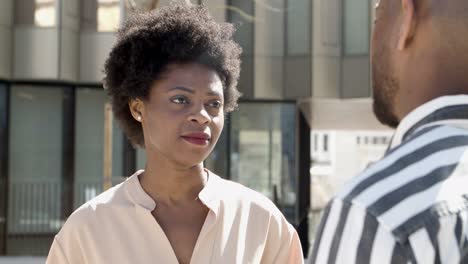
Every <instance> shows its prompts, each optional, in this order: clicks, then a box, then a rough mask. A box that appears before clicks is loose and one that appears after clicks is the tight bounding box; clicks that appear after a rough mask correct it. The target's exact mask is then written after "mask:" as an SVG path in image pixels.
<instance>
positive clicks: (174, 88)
mask: <svg viewBox="0 0 468 264" xmlns="http://www.w3.org/2000/svg"><path fill="white" fill-rule="evenodd" d="M174 90H180V91H184V92H187V93H191V94H194V93H195V91H194V90H192V89H190V88H187V87H183V86H176V87H172V88H170V89H169V91H174Z"/></svg>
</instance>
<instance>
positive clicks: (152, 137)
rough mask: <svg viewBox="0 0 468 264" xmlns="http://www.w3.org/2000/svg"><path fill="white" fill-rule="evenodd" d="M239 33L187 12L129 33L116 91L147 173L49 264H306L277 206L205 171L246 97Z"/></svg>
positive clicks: (151, 17) (118, 113)
mask: <svg viewBox="0 0 468 264" xmlns="http://www.w3.org/2000/svg"><path fill="white" fill-rule="evenodd" d="M233 32H234V30H233V27H232V25H229V24H218V23H216V22H215V21H214V20H213V19H212V18H211V17H210V16H209V14H208V12H207V10H206V9H205V8H204V7H200V6H188V5H175V4H173V5H170V6H168V7H164V8H161V9H159V10H158V11H157V12H152V13H146V14H136V15H134V16H132V17H131V18H130V19H129V20H128V21H127V22H126V23H125V25H124V26H123V28H122V29H120V30H119V32H118V38H117V43H116V44H115V46H114V47H113V49H112V51H111V53H110V56H109V58H108V60H107V62H106V65H105V80H104V83H105V87H106V88H107V89H108V91H109V94H110V96H111V98H112V104H113V111H114V114H115V117H116V118H117V119H118V120H119V122H120V124H121V126H122V128H123V130H124V131H125V133H126V135H127V136H128V138H129V139H130V140H131V142H132V143H134V144H135V145H138V146H140V147H142V148H144V149H145V151H146V156H147V163H146V168H145V170H144V171H143V170H142V171H138V172H136V173H135V174H134V175H133V176H131V177H130V178H128V179H127V180H126V181H125V182H123V183H122V184H120V185H117V186H115V187H113V188H111V189H109V190H108V191H106V192H104V193H102V194H101V195H99V196H97V197H96V198H94V199H92V200H91V201H89V202H87V203H86V204H84V205H83V206H81V207H80V208H79V209H77V210H76V211H75V212H74V213H73V214H72V215H71V216H70V218H69V219H68V220H67V222H66V223H65V225H64V226H63V227H62V229H61V230H60V232H59V233H58V234H57V236H56V237H55V240H54V242H53V245H52V247H51V250H50V253H49V257H48V260H47V263H51V264H52V263H53V264H55V263H73V264H74V263H93V264H94V263H302V262H303V258H302V251H301V246H300V243H299V239H298V236H297V234H296V232H295V230H294V229H293V227H292V226H291V225H290V224H289V223H287V221H286V220H285V218H284V217H283V215H282V214H281V212H280V211H279V210H278V209H277V208H276V207H275V206H274V204H273V203H272V202H270V201H269V200H268V199H267V198H265V197H264V196H262V195H260V194H258V193H256V192H254V191H252V190H250V189H248V188H246V187H243V186H241V185H239V184H236V183H233V182H230V181H227V180H224V179H222V178H220V177H219V176H217V175H215V174H214V173H212V172H210V171H208V170H207V169H205V168H204V167H203V161H204V159H206V157H207V156H208V155H209V154H210V152H211V151H212V150H213V148H214V146H215V144H216V141H217V140H218V138H219V136H220V134H221V131H222V129H223V124H224V116H225V114H226V113H228V112H230V111H232V110H234V109H235V107H236V106H237V99H238V97H239V92H238V91H237V89H236V85H237V80H238V76H239V69H240V66H239V65H240V60H239V57H240V53H241V49H240V47H239V46H238V45H237V44H236V43H235V42H234V41H233V40H232V35H233ZM253 176H255V175H253Z"/></svg>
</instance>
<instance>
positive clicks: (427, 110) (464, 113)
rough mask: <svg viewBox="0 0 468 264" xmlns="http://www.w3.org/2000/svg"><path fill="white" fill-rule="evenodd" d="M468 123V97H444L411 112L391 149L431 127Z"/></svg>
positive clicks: (391, 144)
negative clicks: (423, 129) (417, 132)
mask: <svg viewBox="0 0 468 264" xmlns="http://www.w3.org/2000/svg"><path fill="white" fill-rule="evenodd" d="M463 122H468V95H451V96H442V97H438V98H436V99H433V100H431V101H429V102H427V103H425V104H423V105H421V106H419V107H417V108H416V109H414V110H413V111H411V112H410V113H409V114H408V115H407V116H406V117H405V118H403V120H402V121H401V122H400V125H398V127H397V129H396V131H395V134H394V135H393V138H392V142H391V143H390V149H393V148H395V147H396V146H398V145H400V144H401V143H402V142H403V141H404V140H405V139H407V138H408V136H410V135H412V134H414V133H415V132H416V131H419V130H420V129H422V128H424V127H427V126H429V125H437V124H447V123H452V124H453V123H463Z"/></svg>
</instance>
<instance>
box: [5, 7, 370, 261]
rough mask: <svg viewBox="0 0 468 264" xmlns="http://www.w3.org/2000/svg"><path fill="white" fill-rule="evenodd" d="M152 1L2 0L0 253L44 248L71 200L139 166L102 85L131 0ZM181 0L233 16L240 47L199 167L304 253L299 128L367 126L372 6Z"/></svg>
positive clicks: (306, 202)
mask: <svg viewBox="0 0 468 264" xmlns="http://www.w3.org/2000/svg"><path fill="white" fill-rule="evenodd" d="M181 1H182V0H181ZM150 2H151V1H148V0H146V1H144V0H140V1H124V0H2V1H0V255H5V256H24V255H28V256H45V255H46V254H47V252H48V248H49V246H50V243H51V241H52V239H53V236H54V234H55V233H56V232H57V231H58V230H59V229H60V227H61V225H62V224H63V223H64V221H65V220H66V218H67V216H68V215H69V214H70V213H71V212H72V211H73V210H74V209H76V208H77V207H78V206H80V205H81V204H82V203H84V202H85V201H87V200H89V199H91V198H93V197H94V196H96V195H97V194H99V193H100V192H101V191H102V190H103V189H105V188H106V187H108V186H109V185H110V184H116V183H119V182H121V181H123V180H124V179H125V177H127V176H129V175H131V174H132V173H133V172H134V171H135V170H137V169H142V168H144V164H145V157H144V152H142V151H141V150H136V149H134V148H133V147H132V146H131V145H130V143H129V142H128V141H127V140H126V139H125V137H124V135H123V134H122V131H121V130H120V129H119V127H118V125H117V124H116V123H115V121H114V120H113V118H112V115H111V114H110V110H109V105H108V100H109V99H108V98H107V96H106V94H105V92H104V90H103V89H102V84H101V80H102V77H103V76H102V68H103V63H104V60H105V58H106V57H107V54H108V52H109V50H110V48H111V47H112V44H113V41H114V38H115V36H114V32H115V30H116V28H117V27H118V26H119V24H120V23H121V22H122V21H123V20H124V19H125V16H126V15H127V14H128V13H129V12H131V11H130V9H129V5H130V3H138V4H140V5H141V6H144V5H145V4H149V5H151V3H150ZM153 2H159V3H158V4H159V6H163V5H166V4H167V3H168V2H169V1H168V0H160V1H153ZM191 2H192V3H194V4H205V5H206V6H208V8H209V9H210V11H211V13H212V14H213V16H214V17H215V18H216V19H217V20H218V21H220V22H223V21H228V22H231V23H234V24H235V25H236V27H237V32H236V35H235V38H236V40H237V41H238V42H239V43H240V44H241V46H242V48H243V51H244V52H243V55H242V72H241V79H240V82H239V90H240V91H241V92H242V94H243V97H242V99H241V102H240V105H239V110H238V111H236V112H234V113H232V114H231V115H230V116H229V117H228V119H227V122H226V125H225V130H224V132H223V134H222V137H221V139H220V141H219V143H218V145H217V147H216V149H215V150H214V152H213V153H212V155H211V156H210V157H209V159H208V160H207V161H206V166H207V167H208V168H210V169H212V170H214V171H215V172H217V173H218V174H219V175H222V176H224V177H226V178H228V179H231V180H233V181H237V182H240V183H242V184H244V185H246V186H249V187H251V188H253V189H255V190H257V191H259V192H262V193H264V194H265V195H267V196H268V197H269V198H270V199H272V200H273V201H274V202H275V204H276V205H277V206H278V207H279V208H280V209H281V210H282V211H283V212H284V214H285V215H286V217H287V218H288V220H289V221H290V222H291V223H292V224H293V225H294V226H295V227H296V229H297V230H298V233H299V235H300V238H301V242H302V244H303V248H304V253H305V254H306V253H307V249H308V248H309V241H310V240H311V237H309V222H308V219H309V208H310V202H311V201H310V197H311V196H310V195H311V194H310V190H311V181H310V172H309V170H310V167H311V149H310V146H311V142H310V139H311V136H310V134H311V129H316V128H317V129H343V128H344V129H348V128H351V129H352V128H356V127H357V128H368V127H369V128H375V127H378V125H377V123H376V121H375V120H374V119H373V117H372V115H371V113H370V111H368V110H369V109H370V100H369V99H368V97H369V96H370V81H369V79H370V78H369V71H370V67H369V63H368V57H369V55H368V54H369V35H370V27H371V24H372V23H371V20H372V12H373V11H372V8H371V7H372V4H373V3H372V2H373V1H372V0H355V1H353V2H352V4H351V2H350V1H346V0H313V1H312V0H271V1H255V0H192V1H191ZM353 98H363V99H360V100H357V101H356V100H355V99H353ZM0 263H1V258H0Z"/></svg>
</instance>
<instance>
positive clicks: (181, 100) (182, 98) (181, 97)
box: [171, 96, 189, 104]
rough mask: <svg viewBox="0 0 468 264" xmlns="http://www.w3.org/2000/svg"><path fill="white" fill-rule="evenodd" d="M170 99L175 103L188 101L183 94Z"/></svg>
mask: <svg viewBox="0 0 468 264" xmlns="http://www.w3.org/2000/svg"><path fill="white" fill-rule="evenodd" d="M171 101H172V102H173V103H176V104H188V103H189V101H188V100H187V98H185V97H183V96H176V97H173V98H172V99H171Z"/></svg>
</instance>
